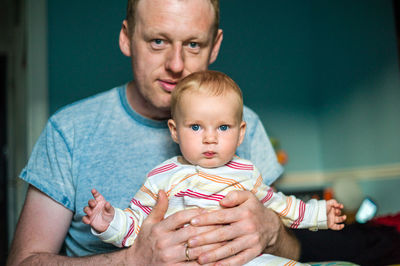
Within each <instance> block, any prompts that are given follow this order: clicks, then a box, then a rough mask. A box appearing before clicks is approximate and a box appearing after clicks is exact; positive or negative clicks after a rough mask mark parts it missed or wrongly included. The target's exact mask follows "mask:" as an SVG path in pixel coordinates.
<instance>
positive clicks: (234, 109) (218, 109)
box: [169, 92, 246, 168]
mask: <svg viewBox="0 0 400 266" xmlns="http://www.w3.org/2000/svg"><path fill="white" fill-rule="evenodd" d="M237 97H238V96H237V95H236V94H234V93H232V92H229V93H226V94H224V95H221V96H210V95H205V94H202V93H191V92H187V93H185V94H184V95H183V96H182V99H181V101H180V103H179V105H178V106H177V108H176V113H175V120H170V121H169V126H170V130H171V135H172V138H173V139H174V141H175V142H177V143H178V144H179V146H180V149H181V152H182V155H183V157H184V158H185V159H186V160H187V161H188V162H189V163H191V164H193V165H199V166H201V167H205V168H214V167H219V166H222V165H224V164H226V163H227V162H229V161H230V160H231V159H232V157H233V155H234V154H235V152H236V148H237V147H238V146H239V145H240V144H241V143H242V141H243V137H244V134H245V129H246V124H245V122H243V121H242V120H241V119H240V108H242V106H240V104H239V101H238V100H237Z"/></svg>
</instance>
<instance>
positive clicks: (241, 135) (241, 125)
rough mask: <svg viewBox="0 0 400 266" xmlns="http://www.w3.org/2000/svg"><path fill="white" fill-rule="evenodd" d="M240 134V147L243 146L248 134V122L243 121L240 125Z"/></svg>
mask: <svg viewBox="0 0 400 266" xmlns="http://www.w3.org/2000/svg"><path fill="white" fill-rule="evenodd" d="M239 130H240V132H239V141H238V145H237V146H238V147H239V146H240V144H242V142H243V140H244V136H245V134H246V122H244V121H242V122H241V123H240V128H239Z"/></svg>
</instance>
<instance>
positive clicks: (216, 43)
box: [208, 29, 224, 64]
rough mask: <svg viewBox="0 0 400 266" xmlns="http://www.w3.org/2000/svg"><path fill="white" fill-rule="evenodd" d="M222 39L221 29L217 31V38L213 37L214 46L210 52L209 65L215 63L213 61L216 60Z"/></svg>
mask: <svg viewBox="0 0 400 266" xmlns="http://www.w3.org/2000/svg"><path fill="white" fill-rule="evenodd" d="M223 37H224V33H223V32H222V30H221V29H218V32H217V36H215V40H214V44H213V47H212V50H211V55H210V60H209V61H208V63H209V64H212V63H214V62H215V60H217V57H218V53H219V48H220V47H221V43H222V39H223Z"/></svg>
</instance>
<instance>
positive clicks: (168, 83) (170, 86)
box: [158, 79, 177, 92]
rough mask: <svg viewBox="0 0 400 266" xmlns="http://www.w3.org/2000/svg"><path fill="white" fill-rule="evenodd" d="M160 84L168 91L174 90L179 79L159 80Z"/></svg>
mask: <svg viewBox="0 0 400 266" xmlns="http://www.w3.org/2000/svg"><path fill="white" fill-rule="evenodd" d="M158 82H159V84H160V85H161V87H162V88H163V89H164V90H165V91H168V92H172V91H173V90H174V89H175V86H176V84H177V81H172V80H171V81H170V80H161V79H159V80H158Z"/></svg>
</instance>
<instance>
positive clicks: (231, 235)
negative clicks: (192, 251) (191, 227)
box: [188, 225, 241, 247]
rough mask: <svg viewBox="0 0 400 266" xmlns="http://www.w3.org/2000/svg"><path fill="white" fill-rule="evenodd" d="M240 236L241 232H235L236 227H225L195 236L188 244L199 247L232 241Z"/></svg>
mask: <svg viewBox="0 0 400 266" xmlns="http://www.w3.org/2000/svg"><path fill="white" fill-rule="evenodd" d="M240 235H241V233H240V232H237V230H234V226H231V225H225V226H223V227H220V228H218V229H216V230H213V231H210V232H206V233H203V234H197V235H194V237H193V238H189V241H188V243H189V246H190V247H197V246H202V245H207V244H212V243H218V242H220V241H227V240H232V239H235V238H236V237H238V236H240Z"/></svg>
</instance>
